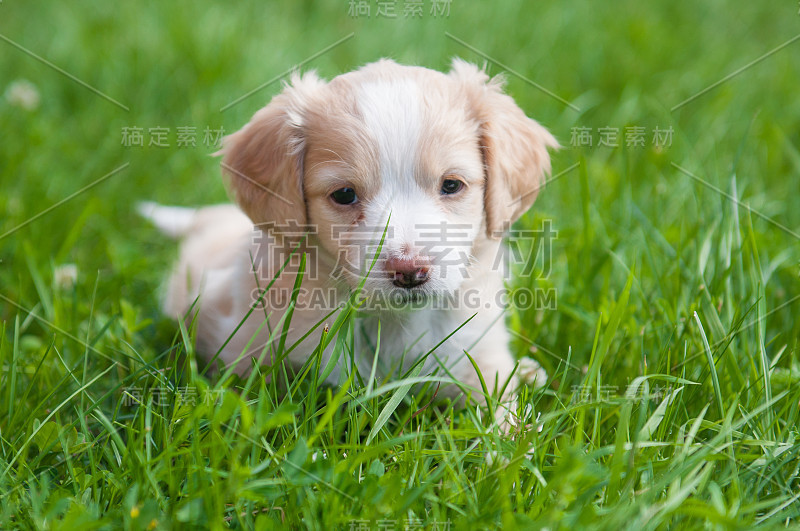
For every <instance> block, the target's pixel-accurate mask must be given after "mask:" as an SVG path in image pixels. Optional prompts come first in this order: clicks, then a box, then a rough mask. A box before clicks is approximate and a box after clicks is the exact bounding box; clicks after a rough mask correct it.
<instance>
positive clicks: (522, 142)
mask: <svg viewBox="0 0 800 531" xmlns="http://www.w3.org/2000/svg"><path fill="white" fill-rule="evenodd" d="M450 76H452V77H453V78H454V79H456V80H457V81H458V82H459V83H461V85H462V88H463V89H464V91H465V94H466V97H467V100H468V101H469V105H470V106H471V110H472V113H473V116H474V117H475V119H476V120H477V121H478V122H479V124H480V131H481V133H480V134H481V138H480V143H481V149H482V150H483V157H484V163H485V165H486V188H485V190H484V196H485V197H484V208H485V210H486V232H487V234H488V236H489V237H490V238H500V237H502V234H503V233H504V232H505V231H506V230H508V228H509V227H510V226H511V224H512V223H513V222H514V221H516V220H517V219H519V217H520V216H522V214H524V213H525V211H527V210H528V209H529V208H530V207H531V205H532V204H533V201H534V200H535V199H536V195H537V194H538V191H539V189H540V188H541V187H542V186H543V184H544V179H545V175H546V174H547V173H549V172H550V155H549V154H548V152H547V148H554V149H556V148H558V147H559V145H558V142H557V141H556V139H555V138H553V135H551V134H550V133H549V132H548V131H547V129H545V128H544V127H542V126H541V125H539V123H538V122H536V121H535V120H532V119H530V118H528V117H527V116H525V113H524V112H523V111H522V109H520V108H519V107H518V106H517V104H516V103H514V100H513V99H512V98H511V97H510V96H508V95H506V94H504V93H503V80H502V78H500V77H495V78H492V79H489V76H488V75H487V74H486V72H484V71H483V70H481V69H479V68H478V67H477V66H475V65H473V64H471V63H467V62H466V61H463V60H461V59H454V60H453V65H452V70H451V71H450Z"/></svg>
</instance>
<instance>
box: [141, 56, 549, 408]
mask: <svg viewBox="0 0 800 531" xmlns="http://www.w3.org/2000/svg"><path fill="white" fill-rule="evenodd" d="M555 146H556V142H555V140H554V139H553V138H552V136H550V135H549V133H547V132H546V131H545V130H544V128H542V127H541V126H540V125H539V124H537V123H536V122H534V121H533V120H530V119H529V118H527V117H525V115H524V113H523V112H522V111H521V110H520V109H519V108H518V107H517V106H516V105H515V104H514V103H513V101H512V100H511V98H509V97H508V96H506V95H504V94H503V93H502V91H501V90H500V85H499V83H497V82H494V81H490V80H489V79H488V77H487V76H486V75H485V74H484V73H483V72H481V71H479V70H478V69H477V68H475V67H473V66H472V65H468V64H467V63H463V62H460V61H456V62H454V66H453V70H452V71H451V73H450V74H441V73H439V72H434V71H431V70H427V69H424V68H417V67H404V66H400V65H397V64H395V63H392V62H390V61H380V62H378V63H374V64H371V65H367V66H366V67H364V68H362V69H361V70H358V71H355V72H352V73H349V74H345V75H342V76H339V77H337V78H335V79H334V80H332V81H331V82H329V83H324V82H322V81H321V80H319V79H318V78H316V76H314V75H313V74H307V75H306V76H304V77H302V78H299V77H295V78H294V79H293V81H292V84H291V86H288V87H287V88H286V89H285V90H284V92H283V93H282V94H280V95H279V96H276V97H275V98H274V99H273V101H272V102H271V103H270V104H269V105H268V106H267V107H265V108H264V109H262V110H261V111H259V112H258V113H257V114H256V115H255V116H254V118H253V120H252V121H251V122H250V123H249V124H248V125H247V126H246V127H245V128H243V129H242V130H241V131H239V132H238V133H235V134H234V135H231V136H230V137H228V138H227V139H226V141H225V144H224V147H223V150H222V153H223V154H224V160H223V169H224V171H225V173H226V174H227V175H228V176H229V179H230V184H231V188H232V189H233V192H234V195H235V197H236V200H237V202H238V203H239V206H240V207H241V210H239V209H238V208H237V207H235V206H232V205H230V206H215V207H208V208H203V209H199V210H196V211H192V210H187V209H174V208H173V207H159V206H156V205H147V206H146V207H145V208H144V210H145V212H144V213H145V215H147V216H148V217H150V218H151V219H153V221H154V222H155V223H156V224H157V225H158V226H159V227H161V228H162V230H164V231H165V232H166V233H168V234H171V235H173V236H177V237H180V238H182V239H183V242H182V245H181V251H180V257H179V260H178V264H177V265H176V267H175V269H174V272H173V275H172V276H171V278H170V281H169V286H168V289H167V294H166V300H165V311H166V312H167V313H169V314H170V315H173V316H176V317H185V316H186V313H187V311H188V310H189V308H190V307H191V306H192V304H193V303H194V301H195V299H197V300H198V302H197V306H196V307H195V308H194V310H195V312H196V319H197V321H198V323H197V330H198V349H199V350H200V351H201V352H203V353H204V354H206V355H208V356H213V355H214V354H215V353H217V352H218V351H220V350H221V352H220V355H219V359H220V360H222V361H223V362H224V363H226V364H233V363H237V364H238V365H237V370H240V371H241V372H243V373H244V372H247V371H248V370H249V368H250V367H251V361H250V359H249V358H250V357H252V356H259V355H260V354H261V353H262V352H263V351H264V346H265V344H267V343H268V342H270V341H274V342H275V344H277V342H278V341H279V339H278V336H279V334H280V332H281V330H282V324H281V323H282V317H283V314H284V312H285V311H286V308H287V305H288V302H289V294H291V292H292V289H293V286H294V283H295V278H296V274H297V263H296V260H294V259H293V257H296V256H297V255H299V254H300V253H304V252H305V253H306V256H307V258H308V261H307V267H306V274H305V276H304V280H303V283H302V291H301V292H300V295H299V297H298V301H297V304H296V307H295V309H294V313H293V316H292V319H291V326H290V328H289V332H288V337H287V338H286V345H292V344H294V343H295V342H296V341H299V340H300V339H301V338H302V337H303V336H304V335H305V334H306V333H307V332H308V331H309V330H310V329H311V328H312V327H313V326H315V325H317V324H318V323H320V322H321V321H325V320H326V316H327V322H328V323H332V322H333V320H334V319H335V315H333V316H331V315H330V313H331V311H332V310H334V309H335V308H337V307H338V306H339V305H341V304H342V303H344V302H345V301H346V300H347V298H348V297H349V296H350V293H351V292H352V290H354V289H361V290H362V292H363V294H364V296H365V297H366V302H365V304H364V311H363V312H361V313H362V314H363V315H362V317H361V318H360V319H359V323H360V326H361V328H362V330H360V331H357V333H356V334H355V336H356V338H357V340H358V343H360V344H359V345H357V348H356V352H355V354H354V356H355V362H356V366H357V368H358V370H359V372H360V373H361V375H362V377H364V378H367V377H368V376H369V374H370V371H371V367H372V364H373V357H374V352H375V350H374V348H373V347H374V345H375V344H376V342H377V340H378V338H377V334H378V323H380V331H381V332H380V359H379V360H378V375H379V377H381V376H382V375H385V374H387V372H389V371H391V370H395V371H396V370H398V369H404V368H407V367H408V366H410V365H411V364H413V363H414V362H415V361H416V360H417V359H419V356H421V355H424V354H425V353H427V352H429V351H431V350H434V349H435V350H434V355H431V356H429V357H428V359H427V362H426V364H425V366H424V367H423V371H422V374H428V373H431V372H432V371H434V370H435V369H437V367H438V368H439V374H440V375H442V376H448V375H449V376H452V377H453V378H455V379H456V380H458V381H460V382H463V383H464V384H466V385H468V386H472V387H474V388H479V387H480V386H479V379H478V375H477V373H476V372H475V370H474V368H473V366H472V364H471V363H470V361H469V359H468V358H467V356H465V354H464V352H465V351H466V352H469V353H470V355H471V356H472V357H473V358H474V359H475V361H476V363H477V364H478V366H479V368H480V370H481V372H482V373H483V376H484V378H485V379H486V381H487V383H488V384H489V385H490V386H492V385H494V383H495V382H497V384H498V385H499V386H503V385H504V384H505V382H506V380H507V379H508V378H509V377H510V375H511V374H512V372H513V371H514V366H515V361H514V359H513V357H512V356H511V354H510V352H509V350H508V346H507V345H508V339H509V338H508V333H507V331H506V329H505V324H504V319H503V311H504V309H503V306H502V303H501V298H502V297H501V296H502V294H503V289H504V288H503V279H504V272H505V271H504V270H503V265H502V262H501V261H499V260H498V256H499V253H500V245H501V241H500V236H501V235H502V232H503V231H504V230H505V229H507V228H508V226H509V225H510V223H511V222H513V221H514V220H515V219H516V218H517V217H519V216H520V215H521V214H522V213H523V212H524V211H525V210H526V209H527V208H528V207H529V206H530V204H531V203H532V202H533V199H534V198H535V196H536V190H537V189H538V187H539V186H540V183H541V179H542V177H543V174H544V172H546V171H548V170H549V158H548V155H547V147H555ZM243 212H244V213H243ZM254 224H255V226H254ZM282 267H284V269H283V270H281V268H282ZM270 283H272V285H271V287H270V288H269V290H267V291H266V293H265V292H264V291H263V288H265V287H267V286H268V285H270ZM276 295H277V296H276ZM254 304H255V305H256V309H255V310H253V311H252V313H251V314H250V317H249V318H247V319H246V320H245V322H244V324H243V326H241V328H239V330H238V331H237V332H236V333H235V334H234V335H233V336H232V337H229V336H230V335H231V334H232V333H233V331H234V330H235V329H236V327H237V326H238V325H239V323H240V322H241V321H242V319H244V318H245V316H246V315H247V314H248V312H250V311H251V309H252V308H253V307H254ZM467 321H469V322H468V323H467V324H466V325H464V323H465V322H467ZM320 333H321V328H320V329H318V330H317V331H316V332H315V333H312V334H310V335H309V336H308V337H307V339H306V340H305V341H303V343H301V344H299V345H298V346H297V347H296V348H295V349H294V350H293V351H292V352H291V353H290V355H289V362H290V363H291V364H293V365H295V366H300V365H302V364H303V363H304V362H305V361H306V360H307V358H308V356H309V355H310V354H311V353H313V352H314V349H315V348H316V346H317V345H318V343H319V338H320ZM451 334H452V335H451ZM448 335H451V336H450V337H449V338H448V339H447V340H446V341H444V342H443V343H442V344H441V345H440V344H439V343H440V342H441V341H442V340H443V339H444V338H446V337H447V336H448ZM330 351H331V348H329V349H328V351H327V352H325V353H324V354H323V363H325V362H326V361H327V358H328V357H329V356H330ZM265 361H266V362H267V363H269V357H267V358H266V360H265ZM401 363H402V365H403V367H399V365H401ZM347 364H349V359H348V357H347V356H343V357H342V358H341V360H340V366H338V367H337V368H336V370H334V371H333V372H332V373H331V374H330V376H329V377H328V380H329V382H330V383H333V384H335V383H337V382H339V381H340V379H339V378H340V372H341V371H342V370H344V369H345V365H347ZM535 370H536V365H535V363H533V362H532V361H531V360H527V362H526V368H525V372H526V373H527V374H528V375H530V374H531V371H534V373H535ZM395 373H396V372H395ZM538 376H539V378H538V380H539V383H540V384H541V383H542V379H543V378H542V374H541V373H538ZM513 387H514V383H513V382H512V383H511V385H509V386H508V389H509V390H510V389H512V388H513ZM457 391H458V388H457V387H456V386H450V387H449V388H447V389H446V390H445V391H444V392H445V393H447V394H450V395H454V394H456V392H457Z"/></svg>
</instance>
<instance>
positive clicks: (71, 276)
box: [53, 264, 78, 289]
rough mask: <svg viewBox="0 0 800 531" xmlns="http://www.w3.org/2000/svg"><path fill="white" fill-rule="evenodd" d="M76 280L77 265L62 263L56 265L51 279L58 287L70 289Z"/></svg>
mask: <svg viewBox="0 0 800 531" xmlns="http://www.w3.org/2000/svg"><path fill="white" fill-rule="evenodd" d="M77 280H78V266H76V265H75V264H64V265H60V266H58V267H56V269H55V271H54V272H53V281H54V282H55V285H56V287H57V288H59V289H71V288H72V286H74V285H75V282H76V281H77Z"/></svg>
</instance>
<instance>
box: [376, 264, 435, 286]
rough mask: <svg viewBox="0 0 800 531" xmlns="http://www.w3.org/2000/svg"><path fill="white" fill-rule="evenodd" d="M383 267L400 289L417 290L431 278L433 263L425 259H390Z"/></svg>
mask: <svg viewBox="0 0 800 531" xmlns="http://www.w3.org/2000/svg"><path fill="white" fill-rule="evenodd" d="M383 267H384V269H385V270H386V272H387V273H388V274H389V278H391V279H392V284H394V285H395V286H397V287H398V288H406V289H411V288H415V287H417V286H421V285H422V284H424V283H426V282H427V281H428V279H429V278H430V272H431V263H430V260H427V259H424V258H388V259H387V260H386V263H385V264H384V266H383Z"/></svg>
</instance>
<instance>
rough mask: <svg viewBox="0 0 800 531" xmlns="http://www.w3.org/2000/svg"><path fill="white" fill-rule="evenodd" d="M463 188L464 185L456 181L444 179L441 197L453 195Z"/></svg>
mask: <svg viewBox="0 0 800 531" xmlns="http://www.w3.org/2000/svg"><path fill="white" fill-rule="evenodd" d="M462 188H464V183H463V182H462V181H459V180H458V179H445V180H444V182H443V183H442V195H453V194H455V193H458V192H460V191H461V189H462Z"/></svg>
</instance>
